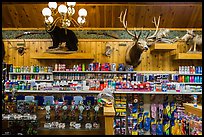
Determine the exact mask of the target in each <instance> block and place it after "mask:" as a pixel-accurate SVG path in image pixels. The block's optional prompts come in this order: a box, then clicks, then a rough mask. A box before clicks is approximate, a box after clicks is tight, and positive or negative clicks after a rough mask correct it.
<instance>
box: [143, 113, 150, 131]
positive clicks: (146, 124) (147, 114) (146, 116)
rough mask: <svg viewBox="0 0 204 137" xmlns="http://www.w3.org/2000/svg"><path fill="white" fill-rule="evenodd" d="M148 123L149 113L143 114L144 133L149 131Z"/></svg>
mask: <svg viewBox="0 0 204 137" xmlns="http://www.w3.org/2000/svg"><path fill="white" fill-rule="evenodd" d="M150 122H151V118H150V114H149V112H145V113H144V123H143V125H144V131H149V130H150Z"/></svg>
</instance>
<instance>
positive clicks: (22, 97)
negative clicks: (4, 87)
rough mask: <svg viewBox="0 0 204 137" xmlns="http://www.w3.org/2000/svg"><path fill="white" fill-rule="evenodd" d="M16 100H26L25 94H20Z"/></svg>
mask: <svg viewBox="0 0 204 137" xmlns="http://www.w3.org/2000/svg"><path fill="white" fill-rule="evenodd" d="M16 100H25V96H24V95H18V96H17V97H16Z"/></svg>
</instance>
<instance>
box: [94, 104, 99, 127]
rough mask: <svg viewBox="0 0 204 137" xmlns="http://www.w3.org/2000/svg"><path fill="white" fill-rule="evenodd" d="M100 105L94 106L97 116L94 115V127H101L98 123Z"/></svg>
mask: <svg viewBox="0 0 204 137" xmlns="http://www.w3.org/2000/svg"><path fill="white" fill-rule="evenodd" d="M99 108H100V107H99V105H95V107H94V111H95V117H94V123H93V127H94V128H99V127H100V124H99V123H98V121H99V119H98V111H99Z"/></svg>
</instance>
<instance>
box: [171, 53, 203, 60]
mask: <svg viewBox="0 0 204 137" xmlns="http://www.w3.org/2000/svg"><path fill="white" fill-rule="evenodd" d="M173 59H174V60H202V53H178V54H176V55H173Z"/></svg>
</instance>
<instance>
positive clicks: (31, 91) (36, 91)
mask: <svg viewBox="0 0 204 137" xmlns="http://www.w3.org/2000/svg"><path fill="white" fill-rule="evenodd" d="M5 92H8V93H9V92H12V91H9V90H5ZM17 92H18V93H57V94H58V93H84V94H98V93H101V92H102V91H98V90H86V91H54V90H53V91H51V90H49V91H45V90H18V91H17ZM113 93H114V94H121V93H123V94H133V93H134V94H178V95H182V94H189V95H200V94H202V92H189V91H186V90H185V91H182V92H176V91H167V92H162V91H160V92H158V91H156V92H153V91H133V90H116V91H114V92H113Z"/></svg>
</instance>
